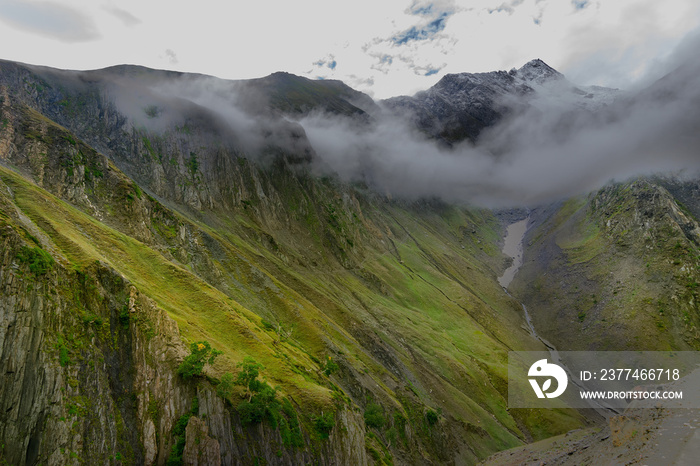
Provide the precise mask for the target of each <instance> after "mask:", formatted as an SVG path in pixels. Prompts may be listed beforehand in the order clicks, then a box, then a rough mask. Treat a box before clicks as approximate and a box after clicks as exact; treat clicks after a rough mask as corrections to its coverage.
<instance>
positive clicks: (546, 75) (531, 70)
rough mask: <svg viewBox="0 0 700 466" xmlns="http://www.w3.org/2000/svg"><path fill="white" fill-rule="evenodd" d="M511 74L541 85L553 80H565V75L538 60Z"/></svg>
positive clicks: (531, 61)
mask: <svg viewBox="0 0 700 466" xmlns="http://www.w3.org/2000/svg"><path fill="white" fill-rule="evenodd" d="M511 74H516V75H517V76H519V77H521V78H523V79H525V80H527V81H535V82H537V83H539V84H542V83H544V82H545V81H549V80H552V79H557V80H558V79H563V78H564V75H563V74H561V73H560V72H558V71H557V70H555V69H554V68H552V67H551V66H549V65H548V64H546V63H545V62H544V61H542V60H540V59H539V58H536V59H534V60H530V61H529V62H527V63H525V64H524V65H523V66H522V68H520V69H519V70H517V71H516V70H513V71H511Z"/></svg>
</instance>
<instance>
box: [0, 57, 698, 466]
mask: <svg viewBox="0 0 700 466" xmlns="http://www.w3.org/2000/svg"><path fill="white" fill-rule="evenodd" d="M695 76H697V75H696V74H693V73H692V72H690V71H688V70H687V69H679V70H677V71H676V72H674V73H672V74H670V75H668V76H667V77H666V78H664V79H663V80H661V81H659V82H657V83H655V84H653V85H652V86H651V87H648V88H646V89H644V90H642V91H639V92H636V93H629V92H622V91H618V90H613V89H607V88H601V87H582V86H576V85H574V84H572V83H570V82H569V81H568V80H566V78H565V77H564V76H563V75H561V74H560V73H558V72H557V71H556V70H554V69H552V68H551V67H549V66H548V65H547V64H545V63H544V62H542V61H541V60H533V61H531V62H529V63H527V64H525V65H524V66H523V67H522V68H520V69H517V70H511V71H509V72H505V71H498V72H492V73H479V74H470V73H461V74H455V75H447V76H445V77H444V78H442V79H441V80H440V81H439V82H438V83H437V84H436V85H435V86H433V87H432V88H430V89H428V90H426V91H423V92H419V93H418V94H416V95H414V96H404V97H395V98H391V99H388V100H384V101H379V102H375V101H374V100H373V99H372V98H370V97H369V96H367V95H365V94H363V93H360V92H358V91H355V90H353V89H352V88H350V87H348V86H347V85H345V84H343V83H341V82H339V81H330V80H309V79H306V78H302V77H298V76H294V75H291V74H288V73H275V74H273V75H270V76H268V77H265V78H261V79H253V80H246V81H229V80H222V79H218V78H214V77H209V76H204V75H195V74H185V73H178V72H170V71H161V70H151V69H148V68H144V67H139V66H127V65H123V66H115V67H111V68H106V69H103V70H96V71H65V70H57V69H51V68H46V67H39V66H33V65H25V64H21V63H15V62H9V61H0V232H1V233H0V235H1V241H2V260H1V261H0V283H1V285H2V287H1V289H2V291H1V292H0V377H2V382H1V383H0V464H12V465H35V464H76V465H77V464H149V465H151V464H307V463H318V464H435V463H444V464H474V463H476V462H478V461H481V460H485V459H486V458H488V457H489V456H490V455H491V454H493V453H495V452H498V451H502V450H506V449H509V448H513V447H518V446H522V445H525V444H533V442H536V441H540V440H543V439H547V438H550V437H552V436H554V435H558V434H564V433H566V432H569V431H572V430H574V429H582V428H585V429H586V430H582V431H580V432H585V433H587V435H588V434H590V435H589V437H588V438H595V436H596V435H601V434H600V431H601V429H603V430H604V429H609V427H607V426H608V424H607V423H606V419H603V418H601V416H600V414H599V413H596V412H594V411H592V410H575V409H553V410H544V409H541V410H538V409H515V408H509V407H508V406H507V398H508V395H507V393H508V384H507V380H508V377H507V376H508V374H507V372H508V363H507V360H508V352H509V351H515V350H523V351H527V350H530V351H546V350H547V349H546V347H545V345H544V344H543V343H542V341H541V340H539V339H537V338H534V337H533V335H532V332H531V331H530V328H529V326H528V323H527V321H526V319H525V314H524V311H523V306H522V305H523V304H525V305H526V308H527V309H529V310H530V315H531V316H532V322H533V325H534V326H535V327H536V328H537V332H538V333H539V334H540V335H542V336H543V337H545V338H546V339H547V340H548V341H550V342H552V343H553V344H554V345H555V346H557V347H558V348H559V349H560V350H561V349H569V350H587V349H596V350H620V349H630V350H642V349H643V350H697V349H698V348H699V346H700V335H699V334H698V326H699V325H700V315H699V314H698V308H697V284H698V282H699V281H700V278H699V277H698V265H699V264H698V259H699V258H700V253H699V252H700V251H699V249H698V248H699V247H700V224H698V218H700V217H699V216H700V188H699V187H698V182H697V179H696V178H695V177H694V176H691V175H692V174H688V173H687V172H684V173H683V174H682V175H683V176H676V175H678V174H677V173H674V174H668V173H666V174H654V173H652V172H649V174H645V175H644V176H640V175H639V174H634V176H633V177H632V178H630V179H625V180H624V181H622V180H621V181H617V182H611V183H608V184H605V185H604V186H602V187H599V186H597V185H596V184H595V183H593V184H591V185H588V184H585V185H582V186H587V187H591V186H592V188H591V189H589V190H588V191H585V192H579V193H577V194H571V193H568V192H567V193H566V195H561V194H560V195H555V196H550V197H548V198H546V200H543V199H542V198H538V202H537V203H531V202H527V203H526V202H523V203H522V205H517V204H516V203H513V202H511V205H509V206H508V208H503V207H501V208H498V209H494V208H491V207H492V206H489V205H487V204H488V203H485V204H484V203H478V202H477V203H476V204H475V203H471V202H470V201H471V198H469V197H465V198H463V199H455V198H452V197H446V196H442V195H441V193H443V192H444V191H440V190H439V189H437V188H436V190H433V186H432V185H434V184H436V183H433V182H428V183H426V185H427V187H423V188H421V190H418V188H417V187H415V186H411V184H412V183H411V179H410V178H406V177H405V175H404V172H403V170H404V167H402V166H399V165H391V164H389V170H390V171H391V172H393V176H395V177H396V178H395V179H394V181H395V183H397V184H392V183H385V180H384V179H383V177H382V176H381V173H382V172H377V171H375V170H374V168H375V167H376V166H377V164H378V163H380V162H381V159H382V155H383V154H382V152H381V150H380V149H381V147H384V146H382V145H378V146H377V145H375V144H374V142H373V139H363V137H364V136H363V135H367V134H375V135H376V134H379V135H381V134H384V133H381V132H379V133H378V132H377V128H387V127H390V128H400V131H398V130H397V131H398V132H397V133H391V134H400V135H405V138H399V137H397V138H396V139H393V140H389V141H384V142H383V143H386V144H390V145H392V146H396V147H399V149H400V150H401V151H403V152H408V151H410V150H413V148H414V147H418V148H426V147H434V148H435V151H436V152H435V154H439V155H440V156H441V157H442V156H445V154H448V156H449V157H454V158H455V159H459V157H467V156H465V155H463V154H462V153H461V152H459V151H460V150H462V149H463V148H465V147H467V148H469V149H468V150H470V151H471V150H472V148H477V149H478V150H480V151H483V154H486V155H485V157H488V158H493V159H494V160H503V159H507V158H508V157H509V154H512V153H513V147H516V146H519V144H520V143H521V141H522V139H521V136H520V135H521V133H523V132H525V133H528V134H530V133H531V132H529V131H523V127H522V126H520V125H521V124H522V122H523V121H528V122H532V121H541V122H542V123H543V125H544V126H542V128H544V129H542V131H543V132H544V131H551V133H552V138H553V139H554V140H557V141H564V143H566V142H567V141H575V140H577V138H579V137H580V135H581V134H582V133H581V132H580V131H579V129H580V128H581V127H584V128H586V131H594V130H595V131H600V128H609V127H610V126H614V125H616V124H618V123H619V125H620V126H623V125H624V126H633V125H632V124H638V126H635V128H639V125H641V123H640V122H646V121H648V120H647V119H637V120H635V119H634V118H632V119H630V118H628V116H629V115H638V114H639V113H638V112H637V110H638V109H640V108H642V109H647V108H649V107H653V108H654V109H655V111H656V112H658V113H660V114H663V115H665V116H666V117H667V118H666V120H664V121H671V122H673V123H674V124H673V126H672V128H671V126H670V124H669V128H671V129H672V131H671V130H670V129H669V130H668V131H666V127H664V128H663V129H664V131H665V132H666V133H669V134H670V136H671V137H673V140H674V141H675V142H676V143H675V145H674V144H670V145H666V146H665V147H666V148H667V149H668V151H669V154H670V155H669V156H668V160H669V161H671V162H673V161H674V160H676V159H677V160H678V161H679V162H678V163H679V164H680V165H674V164H673V163H670V162H669V163H670V166H671V167H672V168H677V167H678V166H684V165H683V164H684V163H686V161H687V160H689V156H688V155H687V152H688V151H690V152H689V153H690V154H691V155H692V153H696V148H697V147H698V146H697V145H696V139H697V137H698V136H697V135H695V134H694V133H693V131H692V129H693V128H697V122H698V121H700V120H698V119H697V118H696V116H697V113H696V112H695V113H693V112H692V111H690V112H688V111H685V110H684V111H682V112H675V110H676V108H677V107H671V106H670V104H669V105H666V106H665V103H667V102H677V101H682V102H684V105H687V106H688V108H692V107H693V104H694V103H696V102H697V96H698V95H699V93H698V90H700V89H699V88H698V87H697V86H695V84H696V83H697V78H695ZM674 92H675V93H676V94H673V93H674ZM688 96H690V97H688ZM659 102H661V103H659ZM674 105H675V104H674ZM682 108H683V109H685V108H686V107H682ZM666 110H668V114H664V113H663V112H664V111H666ZM672 110H673V112H672ZM677 114H681V115H683V119H680V120H674V119H672V118H670V117H668V115H671V116H675V115H677ZM551 115H556V118H551V119H552V120H556V121H555V122H554V123H555V124H554V126H551V127H550V126H547V124H549V123H548V122H549V120H550V118H549V116H551ZM523 118H524V119H525V120H523ZM679 118H680V117H679ZM678 122H682V124H681V123H678ZM641 130H642V131H644V128H641ZM647 133H648V134H654V133H649V132H648V131H647ZM595 134H600V133H595ZM320 135H323V137H320ZM324 138H325V139H324ZM407 141H409V142H411V141H413V142H411V144H413V145H411V146H410V147H408V146H407V145H406V144H408V142H407ZM416 141H417V142H416ZM564 143H562V147H565V145H564ZM334 144H335V145H342V146H343V147H345V146H353V147H354V149H353V150H354V152H352V153H353V154H355V155H353V157H356V158H353V157H350V156H348V155H347V154H346V153H345V152H342V151H341V152H340V153H339V154H340V155H339V156H338V157H336V158H335V159H331V158H329V156H328V153H329V152H328V150H327V147H330V146H333V145H334ZM652 146H653V145H647V147H643V148H642V149H649V148H650V147H652ZM535 147H539V146H535ZM557 147H560V146H557ZM616 147H617V146H616ZM421 150H422V149H421ZM431 150H432V149H431ZM620 150H621V151H623V152H624V150H625V148H624V147H623V148H622V149H620ZM649 150H650V149H649ZM693 150H695V152H693ZM640 152H642V153H644V150H640ZM431 153H432V152H426V153H425V154H423V153H421V154H422V155H421V157H419V158H417V159H416V160H419V165H417V167H418V171H419V172H420V171H421V170H423V171H425V172H429V171H430V170H431V160H430V154H431ZM468 153H469V154H471V152H468ZM676 153H678V154H680V155H678V156H677V157H676V158H674V156H673V154H676ZM657 155H658V154H657ZM421 160H427V161H426V162H425V163H423V162H422V161H421ZM465 160H466V159H465ZM644 160H646V159H644ZM650 160H651V159H650ZM654 160H656V159H654ZM690 160H692V158H690ZM623 161H624V160H623ZM341 162H342V164H341ZM460 163H461V162H460ZM340 166H342V167H344V168H345V169H346V171H345V172H344V173H339V171H338V170H337V168H338V167H340ZM649 166H651V165H649ZM654 166H656V165H654ZM348 167H349V168H348ZM690 168H692V166H691V167H690ZM453 171H454V170H453ZM625 173H626V172H625ZM458 176H460V175H458ZM402 180H404V181H405V182H404V181H402ZM406 182H407V183H408V186H403V185H402V187H401V188H399V187H398V186H399V184H402V183H403V184H404V185H405V183H406ZM438 184H439V183H438ZM413 188H415V190H416V192H415V193H414V194H413V195H406V194H405V193H406V192H407V191H405V189H406V190H410V189H413ZM582 189H583V188H582ZM579 191H581V190H579ZM557 192H559V191H557ZM516 197H517V196H516ZM477 198H478V197H477ZM523 198H524V196H523ZM511 199H512V198H511ZM524 218H528V219H529V223H528V225H529V227H528V230H527V233H526V234H525V239H524V243H523V244H524V262H523V266H522V267H521V268H520V270H519V272H518V273H517V274H516V276H515V279H514V281H513V283H512V284H511V285H510V286H509V288H508V290H505V289H503V288H502V287H501V286H500V285H499V283H498V280H497V278H498V277H499V276H500V275H501V274H502V273H503V271H504V270H505V269H506V268H507V267H508V265H509V264H510V260H511V259H510V258H509V257H507V256H506V255H505V254H504V253H503V252H502V247H503V241H504V236H505V232H506V227H507V226H508V225H509V224H510V223H512V222H514V221H516V220H522V219H524ZM601 438H602V437H601ZM611 441H612V440H611V439H608V438H607V437H606V438H605V439H602V440H601V441H599V442H598V441H597V442H598V443H599V444H600V445H604V446H605V448H606V449H603V450H601V453H600V455H617V454H618V453H619V450H615V447H613V446H611ZM596 445H597V444H596ZM596 448H598V447H596ZM640 448H641V447H640ZM590 451H593V448H591V449H590V450H589V452H590ZM550 453H551V452H550ZM578 454H579V453H578V452H577V450H575V449H574V450H572V451H571V455H569V452H568V451H565V452H564V453H562V455H563V456H566V458H565V459H566V460H567V461H573V462H574V463H575V462H576V459H577V458H579V459H580V457H579V456H576V455H578ZM620 454H621V453H620ZM625 454H629V455H632V453H630V452H627V453H625ZM563 456H562V457H563ZM3 461H4V462H5V463H3ZM562 461H563V460H562Z"/></svg>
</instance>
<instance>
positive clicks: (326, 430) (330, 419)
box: [311, 412, 335, 440]
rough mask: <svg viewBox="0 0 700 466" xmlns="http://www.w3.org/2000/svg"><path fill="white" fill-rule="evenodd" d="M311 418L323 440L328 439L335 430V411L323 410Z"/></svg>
mask: <svg viewBox="0 0 700 466" xmlns="http://www.w3.org/2000/svg"><path fill="white" fill-rule="evenodd" d="M311 420H312V421H313V425H314V429H315V430H316V434H317V435H318V437H319V438H320V439H321V440H326V439H328V437H329V436H330V435H331V431H332V430H333V426H335V416H334V415H333V413H323V412H321V414H320V415H318V416H313V417H312V418H311Z"/></svg>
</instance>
